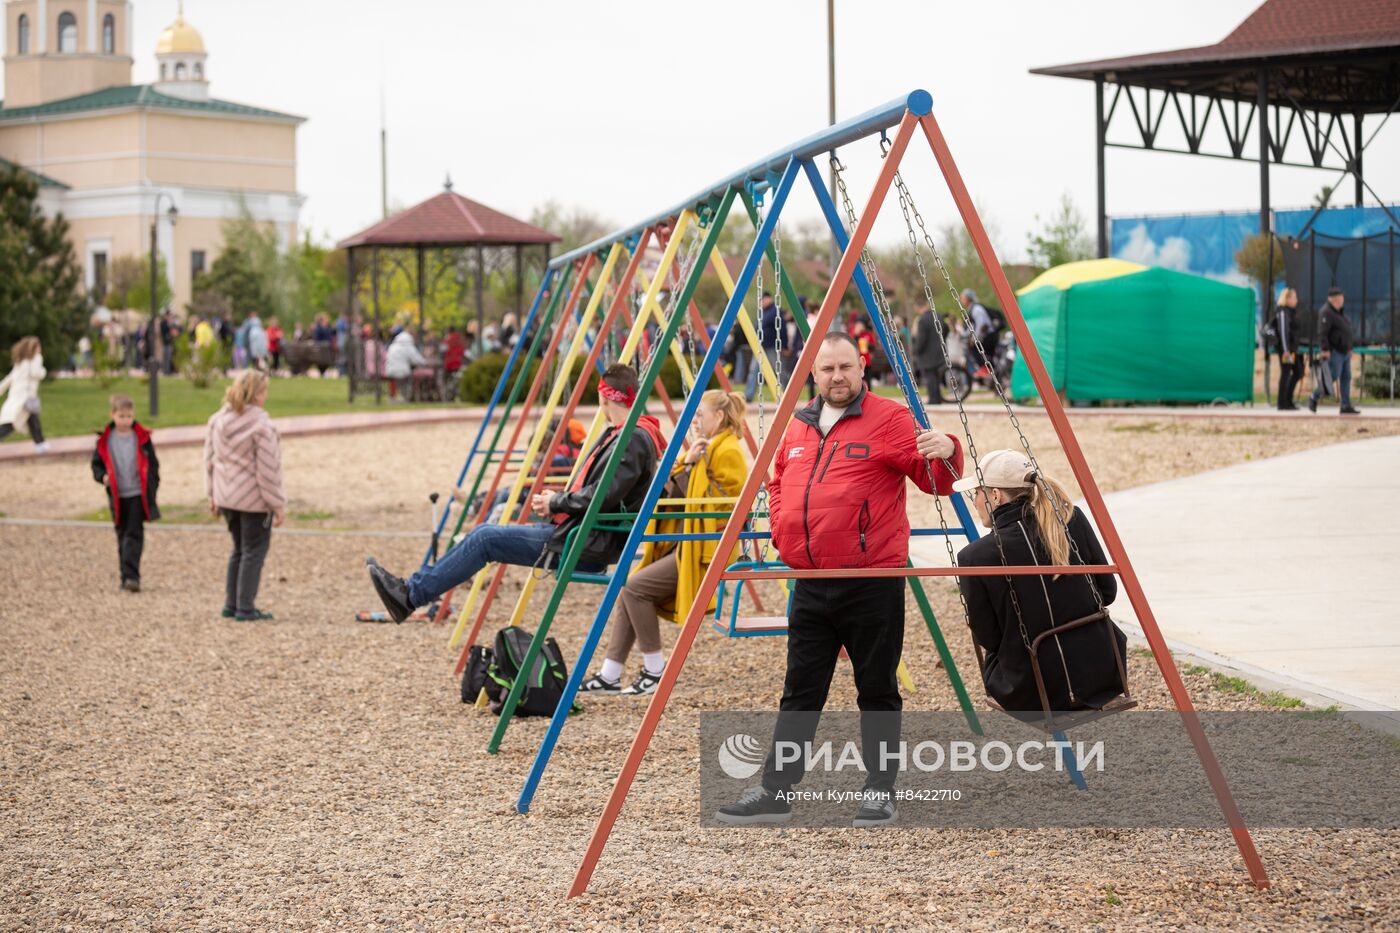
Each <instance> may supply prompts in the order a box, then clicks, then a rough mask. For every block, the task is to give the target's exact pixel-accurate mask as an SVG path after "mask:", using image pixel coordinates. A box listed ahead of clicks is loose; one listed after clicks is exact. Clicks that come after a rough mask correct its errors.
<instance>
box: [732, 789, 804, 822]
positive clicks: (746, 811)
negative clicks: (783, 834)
mask: <svg viewBox="0 0 1400 933" xmlns="http://www.w3.org/2000/svg"><path fill="white" fill-rule="evenodd" d="M715 819H717V820H719V821H720V822H721V823H728V824H730V825H731V826H753V825H756V824H760V823H786V822H787V821H788V820H790V819H792V804H790V803H788V802H787V801H786V800H779V799H778V798H777V797H775V796H774V795H773V794H772V792H770V791H769V790H768V788H766V787H763V786H762V785H760V786H758V787H750V788H749V789H748V790H746V791H744V793H743V794H742V795H741V796H740V797H739V800H738V802H736V803H731V804H730V805H729V806H727V807H721V808H720V810H719V812H717V813H716V814H715Z"/></svg>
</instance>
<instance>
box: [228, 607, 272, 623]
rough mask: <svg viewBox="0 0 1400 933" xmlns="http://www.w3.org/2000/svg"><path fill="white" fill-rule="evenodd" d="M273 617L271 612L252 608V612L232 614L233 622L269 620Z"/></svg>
mask: <svg viewBox="0 0 1400 933" xmlns="http://www.w3.org/2000/svg"><path fill="white" fill-rule="evenodd" d="M275 618H276V616H274V615H273V614H272V613H270V612H264V611H263V610H261V609H254V610H253V611H252V612H235V613H234V614H233V621H235V622H271V621H272V620H273V619H275Z"/></svg>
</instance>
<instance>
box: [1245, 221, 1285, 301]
mask: <svg viewBox="0 0 1400 933" xmlns="http://www.w3.org/2000/svg"><path fill="white" fill-rule="evenodd" d="M1270 244H1272V245H1273V253H1274V258H1273V266H1274V267H1273V275H1274V278H1275V279H1278V278H1280V277H1282V275H1283V247H1282V246H1281V245H1279V242H1278V240H1276V239H1274V238H1273V237H1272V236H1270V235H1269V234H1267V233H1256V234H1254V236H1252V237H1249V238H1247V239H1246V240H1245V241H1244V242H1243V243H1241V244H1240V248H1239V249H1238V250H1236V251H1235V266H1236V267H1237V268H1238V269H1239V270H1240V271H1241V272H1243V273H1244V274H1245V275H1247V276H1249V278H1250V279H1251V280H1253V281H1254V282H1255V283H1256V284H1258V286H1259V288H1260V289H1261V290H1262V291H1264V292H1267V291H1269V288H1270V286H1271V285H1272V283H1271V282H1269V281H1267V280H1268V278H1269V245H1270Z"/></svg>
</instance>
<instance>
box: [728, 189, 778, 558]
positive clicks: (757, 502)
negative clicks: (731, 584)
mask: <svg viewBox="0 0 1400 933" xmlns="http://www.w3.org/2000/svg"><path fill="white" fill-rule="evenodd" d="M752 196H753V209H754V216H755V218H756V220H755V223H754V229H755V230H762V229H763V224H764V222H765V220H766V218H765V216H764V212H763V193H762V192H759V191H755V192H752ZM777 233H778V231H777V229H776V228H775V229H774V230H773V235H774V238H776V237H777ZM753 281H754V311H755V315H754V316H755V317H756V318H758V321H757V323H758V352H760V353H762V352H763V309H762V304H763V260H762V259H761V258H760V259H759V261H758V265H757V267H756V268H755V270H754V280H753ZM739 313H740V314H743V313H744V306H743V303H742V302H740V304H739ZM739 333H740V334H742V333H743V328H740V330H739ZM738 339H739V337H738V335H736V336H735V340H736V342H737V340H738ZM737 352H738V351H737V349H736V351H735V353H736V354H737ZM749 365H750V366H758V365H759V362H758V359H757V358H755V359H754V360H753V362H752V363H750V364H749ZM748 376H749V374H748V373H745V374H744V378H745V379H747V378H748ZM763 382H764V379H763V370H762V367H760V368H759V375H758V392H757V393H755V394H756V395H757V397H758V445H759V447H762V446H763V442H764V441H765V440H766V439H767V438H768V424H767V418H766V415H765V407H764V404H763V388H764V386H763ZM767 509H768V483H767V482H766V481H765V482H764V483H763V484H762V485H760V486H759V487H758V494H757V495H756V496H754V501H753V506H752V509H751V511H750V512H749V515H748V525H749V527H750V528H752V526H753V522H754V516H755V515H756V514H757V513H759V512H764V511H767ZM772 531H773V524H772V519H771V518H770V519H769V524H768V532H769V546H770V547H771V544H772ZM764 551H765V549H764V548H763V547H761V546H759V545H755V546H754V553H755V555H756V556H757V557H758V562H759V563H760V564H763V563H766V561H765V560H764ZM743 554H744V556H745V557H748V551H747V550H745V551H743Z"/></svg>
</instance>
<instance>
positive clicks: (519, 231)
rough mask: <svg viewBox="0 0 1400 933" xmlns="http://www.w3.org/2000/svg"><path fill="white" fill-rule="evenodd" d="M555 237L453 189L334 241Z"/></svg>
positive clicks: (531, 240)
mask: <svg viewBox="0 0 1400 933" xmlns="http://www.w3.org/2000/svg"><path fill="white" fill-rule="evenodd" d="M558 242H559V237H557V236H555V235H554V234H553V233H550V232H549V231H548V230H543V229H541V228H539V227H536V226H533V225H532V224H527V223H526V222H525V221H523V220H517V219H515V218H514V217H511V216H510V215H509V214H502V213H501V212H500V211H498V210H493V209H492V208H489V207H487V206H486V205H484V204H480V203H478V202H476V201H473V200H471V199H470V198H464V197H462V196H461V195H460V194H457V193H456V192H453V191H444V192H442V193H441V194H439V195H435V196H434V197H431V198H429V199H428V200H426V201H424V202H422V203H421V204H417V205H414V206H413V207H410V208H408V209H407V210H402V211H399V212H398V213H397V214H394V215H392V216H390V217H386V218H384V219H383V220H381V221H380V222H379V223H377V224H375V225H374V226H372V227H368V228H366V229H364V230H361V231H360V232H359V233H357V234H355V235H354V236H351V237H348V238H347V239H344V240H341V241H340V242H339V243H337V244H336V246H337V248H339V249H346V248H348V247H352V246H473V245H476V244H478V243H479V244H483V245H492V244H495V245H501V244H517V243H518V244H523V245H531V244H538V243H558Z"/></svg>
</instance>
